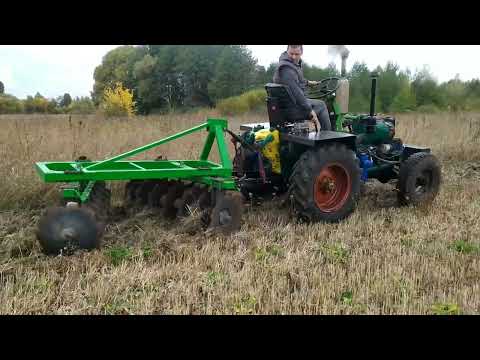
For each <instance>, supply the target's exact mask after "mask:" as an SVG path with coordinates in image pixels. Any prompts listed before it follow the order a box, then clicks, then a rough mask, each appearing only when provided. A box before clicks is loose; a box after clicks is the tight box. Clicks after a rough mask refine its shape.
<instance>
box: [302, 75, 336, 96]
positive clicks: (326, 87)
mask: <svg viewBox="0 0 480 360" xmlns="http://www.w3.org/2000/svg"><path fill="white" fill-rule="evenodd" d="M339 86H340V78H338V77H329V78H326V79H323V80H321V81H320V83H319V84H318V85H314V86H312V89H313V90H311V91H309V97H311V98H323V97H325V96H328V95H330V94H333V93H334V92H335V91H337V89H338V87H339Z"/></svg>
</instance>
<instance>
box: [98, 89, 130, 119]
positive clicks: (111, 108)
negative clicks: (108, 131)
mask: <svg viewBox="0 0 480 360" xmlns="http://www.w3.org/2000/svg"><path fill="white" fill-rule="evenodd" d="M102 109H103V111H104V113H105V115H106V116H107V117H110V116H128V117H130V116H132V115H134V114H135V101H133V91H131V90H128V89H126V88H124V87H123V85H122V83H119V82H117V83H115V85H114V86H113V87H108V88H106V89H105V91H104V93H103V103H102Z"/></svg>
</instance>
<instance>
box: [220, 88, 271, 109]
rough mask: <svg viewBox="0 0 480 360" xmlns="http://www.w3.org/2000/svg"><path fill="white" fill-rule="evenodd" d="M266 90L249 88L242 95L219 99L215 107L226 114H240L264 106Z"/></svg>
mask: <svg viewBox="0 0 480 360" xmlns="http://www.w3.org/2000/svg"><path fill="white" fill-rule="evenodd" d="M266 96H267V94H266V92H265V90H264V89H257V90H250V91H248V92H246V93H244V94H242V95H239V96H233V97H230V98H227V99H224V100H221V101H219V102H218V104H217V109H218V110H219V111H220V112H221V113H222V114H226V115H240V114H244V113H246V112H249V111H253V110H258V109H261V108H263V107H264V106H265V100H266Z"/></svg>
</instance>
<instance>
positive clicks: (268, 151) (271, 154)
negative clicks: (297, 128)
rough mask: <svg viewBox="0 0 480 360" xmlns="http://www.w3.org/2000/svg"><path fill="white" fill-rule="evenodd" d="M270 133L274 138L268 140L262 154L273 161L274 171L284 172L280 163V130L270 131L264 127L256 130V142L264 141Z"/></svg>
mask: <svg viewBox="0 0 480 360" xmlns="http://www.w3.org/2000/svg"><path fill="white" fill-rule="evenodd" d="M269 135H271V136H272V138H273V140H272V141H270V142H268V143H267V144H266V145H265V147H264V148H263V149H262V155H263V156H265V157H266V158H267V159H268V160H270V162H271V163H272V171H273V172H274V173H276V174H281V173H282V168H281V165H280V135H279V132H278V130H274V131H270V130H269V129H263V130H259V131H256V132H255V142H257V143H258V142H261V141H264V140H265V139H266V138H267V137H268V136H269Z"/></svg>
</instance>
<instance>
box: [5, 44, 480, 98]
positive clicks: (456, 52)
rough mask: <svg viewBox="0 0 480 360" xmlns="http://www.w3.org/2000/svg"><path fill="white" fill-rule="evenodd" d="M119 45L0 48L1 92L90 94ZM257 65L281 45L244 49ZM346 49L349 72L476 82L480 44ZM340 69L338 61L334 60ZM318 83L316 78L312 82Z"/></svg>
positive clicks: (313, 48)
mask: <svg viewBox="0 0 480 360" xmlns="http://www.w3.org/2000/svg"><path fill="white" fill-rule="evenodd" d="M117 46H119V45H0V81H2V82H3V83H4V85H5V92H6V93H9V94H12V95H14V96H17V97H19V98H25V97H26V96H27V95H35V93H36V92H37V91H38V92H40V93H41V94H42V95H43V96H46V97H57V96H60V95H63V94H64V93H66V92H68V93H70V95H72V96H73V97H75V96H89V95H90V91H91V90H92V87H93V70H94V69H95V67H96V66H98V65H99V64H100V63H101V61H102V57H103V56H104V55H105V54H106V53H107V52H108V51H110V50H111V49H114V48H116V47H117ZM248 48H249V49H251V50H252V54H253V56H254V57H256V58H257V60H258V63H259V64H260V65H264V66H265V67H267V66H268V65H269V64H270V63H272V62H276V61H277V60H278V57H279V55H280V53H282V52H283V51H284V50H285V45H248ZM347 48H348V49H349V50H350V57H349V58H348V64H347V69H350V68H351V66H352V65H353V64H354V63H355V62H356V61H360V62H365V63H366V64H367V66H368V67H369V68H370V69H372V70H373V69H374V68H375V67H376V66H377V65H381V66H384V65H385V64H386V63H387V61H389V60H390V61H393V62H395V63H397V64H398V65H399V66H400V67H401V68H402V69H406V68H409V69H410V70H412V72H415V70H416V69H421V68H422V67H423V65H428V66H429V68H430V70H431V72H432V73H433V74H434V75H435V76H436V78H437V80H438V81H440V82H443V81H448V80H450V79H452V78H454V77H455V75H456V74H459V76H460V79H462V80H464V81H465V80H470V79H472V78H480V68H479V65H478V63H479V62H480V46H479V45H347ZM303 59H304V60H305V61H306V62H308V63H309V64H312V65H317V66H322V67H325V66H327V65H328V63H330V62H332V61H334V59H333V58H331V57H329V55H328V53H327V45H305V46H304V56H303ZM335 62H336V64H337V67H338V68H339V67H340V62H339V59H337V60H336V61H335ZM313 80H317V79H313Z"/></svg>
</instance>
